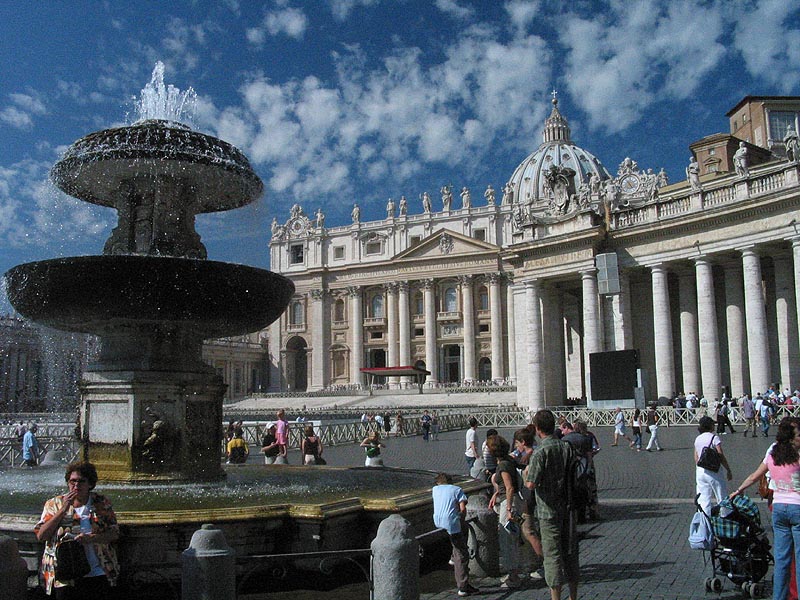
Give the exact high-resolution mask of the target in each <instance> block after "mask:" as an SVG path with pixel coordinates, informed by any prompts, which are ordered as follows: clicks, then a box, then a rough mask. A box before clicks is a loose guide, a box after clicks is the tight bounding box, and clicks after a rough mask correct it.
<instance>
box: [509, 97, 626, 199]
mask: <svg viewBox="0 0 800 600" xmlns="http://www.w3.org/2000/svg"><path fill="white" fill-rule="evenodd" d="M552 102H553V111H552V112H551V113H550V116H549V117H548V118H547V119H546V120H545V124H544V131H543V132H542V137H543V140H544V141H543V142H542V144H541V145H540V146H539V148H537V149H536V151H534V152H533V153H532V154H530V155H529V156H528V157H527V158H526V159H525V160H523V161H522V163H520V165H519V166H518V167H517V168H516V170H515V171H514V174H513V175H511V179H510V180H509V182H508V185H511V186H512V187H511V189H512V190H513V193H514V202H523V203H525V204H533V205H536V204H545V205H547V204H549V203H550V202H551V200H552V188H551V186H550V184H548V182H547V178H546V177H545V174H546V173H547V172H548V171H550V169H551V168H552V167H559V168H560V169H559V171H561V172H563V173H566V174H571V172H574V184H573V186H571V187H572V192H573V193H575V191H576V190H578V189H579V188H580V187H581V185H582V184H586V185H587V186H588V185H589V183H590V178H591V177H592V175H597V177H598V178H599V179H600V180H604V179H609V178H610V177H611V175H610V174H609V172H608V171H607V170H606V168H605V167H604V166H603V164H602V163H601V162H600V161H599V160H598V159H597V158H596V157H595V156H594V155H593V154H592V153H591V152H587V151H586V150H584V149H583V148H580V147H578V146H576V145H575V144H573V143H572V140H571V139H570V131H569V124H568V123H567V120H566V119H565V118H564V117H563V115H562V114H561V113H560V112H559V110H558V99H556V98H553V100H552Z"/></svg>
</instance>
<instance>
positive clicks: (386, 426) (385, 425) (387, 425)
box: [383, 413, 392, 437]
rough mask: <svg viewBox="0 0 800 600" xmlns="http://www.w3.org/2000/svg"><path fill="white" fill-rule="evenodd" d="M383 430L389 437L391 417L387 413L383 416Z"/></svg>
mask: <svg viewBox="0 0 800 600" xmlns="http://www.w3.org/2000/svg"><path fill="white" fill-rule="evenodd" d="M383 430H384V431H385V432H386V436H387V437H388V436H389V432H390V431H391V430H392V417H391V415H390V414H389V413H386V414H385V415H383Z"/></svg>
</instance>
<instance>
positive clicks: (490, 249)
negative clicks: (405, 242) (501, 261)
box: [394, 229, 500, 261]
mask: <svg viewBox="0 0 800 600" xmlns="http://www.w3.org/2000/svg"><path fill="white" fill-rule="evenodd" d="M499 250H500V247H499V246H495V245H494V244H489V243H488V242H482V241H480V240H476V239H474V238H471V237H467V236H465V235H463V234H460V233H456V232H455V231H450V230H448V229H440V230H438V231H436V232H434V233H433V234H431V235H430V236H428V237H427V238H425V239H424V240H421V241H420V242H419V243H418V244H417V245H416V246H414V247H412V248H408V249H406V250H403V251H402V252H400V253H399V254H397V255H396V256H395V257H394V260H403V261H405V260H419V259H426V258H437V259H442V258H449V257H454V256H475V255H476V254H493V253H496V252H498V251H499Z"/></svg>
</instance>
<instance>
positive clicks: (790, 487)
mask: <svg viewBox="0 0 800 600" xmlns="http://www.w3.org/2000/svg"><path fill="white" fill-rule="evenodd" d="M798 450H800V419H798V418H797V417H786V418H785V419H783V420H782V421H781V422H780V424H779V425H778V434H777V435H776V436H775V445H774V446H773V447H772V450H771V451H770V452H768V453H767V456H766V458H765V459H764V462H763V463H761V464H760V465H759V466H758V468H757V469H756V470H755V471H753V473H751V474H750V476H748V477H747V479H745V480H744V481H743V482H742V485H740V486H739V488H738V489H737V490H736V491H735V492H733V493H732V494H731V498H733V497H734V496H736V495H737V494H741V493H742V491H744V490H745V489H747V488H748V487H750V486H751V485H753V484H754V483H755V482H756V481H758V480H759V479H760V478H761V476H762V475H764V474H765V473H766V472H767V471H769V476H770V478H771V479H772V486H773V487H774V488H775V489H774V492H773V494H774V495H773V501H772V532H773V537H774V538H775V540H774V541H775V569H774V571H775V572H774V575H773V581H772V598H773V600H784V599H785V598H786V597H787V594H788V592H789V570H790V568H791V564H792V556H794V558H795V569H797V565H800V544H795V543H794V540H795V539H800V453H799V452H798ZM796 575H800V574H798V573H796Z"/></svg>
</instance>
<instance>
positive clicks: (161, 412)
mask: <svg viewBox="0 0 800 600" xmlns="http://www.w3.org/2000/svg"><path fill="white" fill-rule="evenodd" d="M224 393H225V384H224V383H223V382H222V378H221V377H219V376H218V375H215V374H212V373H202V372H201V373H198V372H175V371H168V372H165V371H92V372H88V373H86V375H85V378H84V381H83V383H82V389H81V396H82V399H83V402H82V405H81V412H82V414H81V422H82V423H84V424H85V425H84V431H85V432H86V434H85V437H84V440H83V442H84V449H83V452H84V458H85V459H86V460H90V461H91V462H92V463H94V464H95V466H96V467H97V471H98V474H99V475H100V477H101V478H102V479H104V480H107V481H143V480H145V481H158V480H165V479H166V480H170V481H190V480H191V481H202V480H213V479H219V478H220V477H222V476H223V470H222V467H221V465H220V452H221V448H222V446H221V437H222V431H221V429H220V425H219V424H220V423H222V397H223V395H224Z"/></svg>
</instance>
